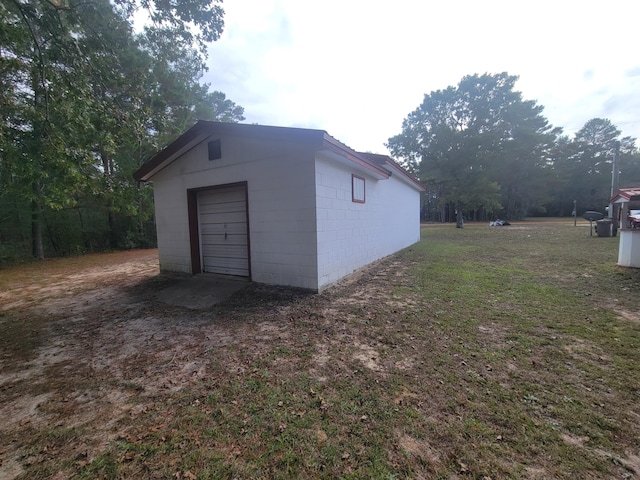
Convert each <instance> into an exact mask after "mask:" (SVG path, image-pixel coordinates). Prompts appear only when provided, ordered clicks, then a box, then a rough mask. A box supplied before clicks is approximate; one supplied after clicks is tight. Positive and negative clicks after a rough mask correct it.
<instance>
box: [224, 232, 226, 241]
mask: <svg viewBox="0 0 640 480" xmlns="http://www.w3.org/2000/svg"><path fill="white" fill-rule="evenodd" d="M224 239H225V240H226V239H227V232H224Z"/></svg>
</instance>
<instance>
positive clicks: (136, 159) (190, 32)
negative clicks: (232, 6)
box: [0, 0, 244, 258]
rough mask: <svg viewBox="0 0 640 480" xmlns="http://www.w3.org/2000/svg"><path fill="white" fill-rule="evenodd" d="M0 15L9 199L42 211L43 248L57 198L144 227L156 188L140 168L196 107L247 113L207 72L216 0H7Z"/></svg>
mask: <svg viewBox="0 0 640 480" xmlns="http://www.w3.org/2000/svg"><path fill="white" fill-rule="evenodd" d="M141 19H144V20H146V21H145V26H144V27H143V28H142V29H141V30H140V31H139V32H136V31H134V29H133V22H134V20H135V21H137V22H139V21H140V20H141ZM0 20H1V21H0V110H1V111H2V112H3V117H2V122H1V124H0V149H1V151H2V156H1V157H0V187H1V188H0V202H3V206H4V204H7V205H11V206H12V207H13V210H12V214H13V215H15V217H16V219H17V218H18V217H20V218H24V217H28V218H32V219H33V223H32V225H31V230H32V233H33V238H34V242H33V254H34V255H35V256H36V257H40V258H41V257H42V256H43V251H42V250H43V248H42V231H41V229H42V226H43V224H44V221H45V220H46V218H44V216H45V215H52V212H54V211H55V210H60V209H65V208H81V207H82V206H83V205H88V204H89V203H91V204H93V203H94V202H95V201H97V202H98V204H99V205H100V207H101V209H102V210H104V218H106V219H108V228H109V229H111V228H112V227H114V225H115V223H116V218H115V216H117V215H119V214H124V216H125V217H136V216H137V217H138V220H140V221H133V223H132V225H136V224H137V226H136V227H133V226H130V227H127V228H129V229H132V228H133V229H137V230H138V231H139V232H138V233H140V230H141V228H140V225H141V224H142V223H141V222H142V220H143V219H150V218H151V215H152V208H151V203H150V202H151V198H150V192H148V191H145V189H142V190H140V189H138V188H136V185H135V184H134V183H133V180H132V178H131V172H133V171H134V170H135V169H136V168H137V166H139V165H140V164H141V163H142V162H143V161H144V160H145V159H146V158H147V157H148V156H149V155H150V154H151V153H153V152H154V151H155V150H157V148H158V147H159V146H161V145H162V144H164V143H166V142H167V141H168V139H169V138H171V137H173V136H175V135H176V134H178V133H179V132H181V131H183V130H184V129H185V128H186V127H187V126H189V125H191V124H192V123H193V122H194V121H195V120H197V119H199V118H200V119H208V120H218V119H220V120H221V119H224V120H225V121H239V120H242V119H243V118H244V117H243V109H242V107H240V106H238V105H236V104H235V103H234V102H232V101H231V100H229V99H227V98H226V97H225V95H224V94H223V93H222V92H216V91H210V90H209V86H208V85H205V84H201V83H200V79H201V77H202V74H203V71H204V69H205V61H206V45H207V42H211V41H214V40H216V39H218V38H219V36H220V34H221V33H222V29H223V25H224V23H223V10H222V8H221V7H220V5H219V2H217V1H210V0H171V1H165V0H157V1H153V0H152V1H147V0H144V1H137V0H118V1H116V2H115V3H111V2H110V1H109V0H90V1H86V0H9V1H7V2H3V3H2V4H1V5H0ZM25 206H28V212H27V211H23V210H24V208H25ZM94 207H95V205H94ZM132 220H133V219H132ZM121 234H124V232H121ZM127 235H129V234H127ZM53 243H55V242H53ZM85 243H86V242H85ZM109 243H110V244H111V245H110V246H111V247H114V246H116V244H117V243H118V240H117V239H116V238H115V237H114V238H112V239H111V241H110V242H109ZM86 248H89V247H86Z"/></svg>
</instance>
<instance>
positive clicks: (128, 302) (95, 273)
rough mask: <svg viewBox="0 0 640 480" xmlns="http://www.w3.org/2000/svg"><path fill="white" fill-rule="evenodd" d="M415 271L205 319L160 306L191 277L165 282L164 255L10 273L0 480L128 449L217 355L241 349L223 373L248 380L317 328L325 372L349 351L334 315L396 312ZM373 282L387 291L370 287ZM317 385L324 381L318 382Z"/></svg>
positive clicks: (61, 472) (244, 299) (366, 355)
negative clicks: (275, 349) (141, 427)
mask: <svg viewBox="0 0 640 480" xmlns="http://www.w3.org/2000/svg"><path fill="white" fill-rule="evenodd" d="M406 268H407V265H401V264H399V263H398V262H397V261H396V262H393V261H391V260H385V261H382V262H378V263H376V264H375V265H374V266H372V267H369V268H367V269H365V270H362V271H360V272H358V273H357V274H356V275H354V276H352V277H351V278H349V279H348V280H347V281H346V282H343V283H342V284H341V285H340V286H339V287H336V288H337V289H338V291H335V289H334V293H329V292H327V293H325V294H323V295H322V296H318V295H313V294H311V293H309V292H306V291H302V290H297V289H291V288H278V287H267V286H264V285H256V284H247V286H246V287H245V288H244V289H243V290H242V291H240V292H238V293H237V294H235V295H233V296H232V297H231V298H230V299H228V300H225V301H223V302H222V303H221V304H219V305H217V306H215V307H213V308H210V309H206V310H193V309H190V308H183V307H175V306H170V305H167V304H165V303H163V302H162V294H161V292H162V290H163V289H166V288H168V287H171V286H172V285H175V284H176V283H178V282H181V281H184V280H185V277H184V276H182V275H178V274H176V275H171V274H162V275H160V274H159V270H158V261H157V251H156V250H137V251H128V252H120V253H110V254H103V255H88V256H85V257H81V258H78V259H60V260H51V261H47V262H45V263H44V264H33V265H28V266H20V267H15V268H13V269H9V270H7V271H4V272H1V273H2V280H0V281H1V282H2V283H0V285H2V286H3V291H2V292H1V293H0V315H2V316H0V322H2V323H3V324H4V325H2V326H3V331H4V332H5V338H3V340H2V344H0V346H2V347H3V350H2V358H0V479H14V478H23V477H24V478H33V477H31V475H33V474H34V473H35V474H36V476H40V477H41V478H49V477H51V478H59V479H61V478H71V477H73V476H74V475H75V474H76V473H77V470H78V468H79V467H83V466H84V465H86V464H88V463H89V462H91V461H92V460H93V459H95V458H96V456H97V455H98V454H99V453H100V452H101V451H103V450H104V449H105V448H106V447H107V445H108V444H109V442H111V441H113V440H115V439H119V438H121V439H126V438H128V430H129V429H130V425H131V422H129V420H131V419H136V418H137V417H139V416H141V415H144V414H145V413H146V412H147V411H149V410H150V409H151V408H153V405H154V404H155V403H156V402H157V401H158V398H161V397H162V396H163V395H166V394H171V393H175V392H179V391H181V390H183V389H185V388H187V387H189V386H190V385H192V384H194V383H195V382H198V381H199V380H201V379H203V378H206V377H207V376H208V375H211V374H212V372H209V369H210V368H209V365H210V358H209V356H208V352H210V351H211V350H212V349H218V348H220V347H229V346H233V347H235V348H232V349H228V350H227V353H226V355H227V360H228V361H227V362H226V363H225V364H224V365H222V367H223V368H224V369H226V370H228V372H229V373H230V374H238V373H240V374H242V373H244V372H245V371H246V370H247V369H249V368H250V364H251V361H250V360H249V358H255V357H256V356H259V355H260V354H261V352H265V351H267V350H270V349H271V348H272V346H273V345H279V346H280V347H281V348H283V349H285V348H296V343H298V342H299V340H300V339H299V338H298V337H297V336H296V335H297V333H296V331H295V324H296V322H299V321H301V320H303V321H305V322H307V321H309V320H311V321H312V322H320V323H324V324H326V325H327V328H322V327H320V328H319V329H318V330H317V334H318V335H319V337H318V338H316V339H314V346H315V347H317V348H315V349H316V350H317V353H316V354H315V356H314V359H313V363H315V364H316V365H317V366H319V367H323V366H325V364H326V363H327V361H328V360H329V358H328V353H327V352H328V351H329V343H331V342H333V343H335V342H338V343H341V342H351V339H349V338H346V335H340V333H339V332H336V333H338V335H331V336H330V337H329V336H327V338H320V336H322V335H323V334H325V333H329V329H330V330H331V331H335V329H336V328H337V329H339V328H340V323H334V321H333V315H335V314H336V313H338V312H339V311H340V310H341V308H342V307H345V306H346V307H347V308H351V306H354V307H357V306H362V305H367V304H370V302H372V301H376V302H380V301H385V299H387V300H388V302H389V303H390V305H391V308H394V306H393V303H394V300H393V297H392V296H389V295H388V292H389V288H391V286H392V285H402V284H403V282H404V281H405V280H403V275H402V273H403V270H404V269H406ZM11 270H13V272H12V271H11ZM364 277H367V278H369V279H377V280H378V282H377V283H374V284H368V285H367V286H365V285H364V284H363V283H362V279H363V278H364ZM159 292H160V295H159ZM318 302H320V304H318ZM310 304H313V306H312V309H313V311H312V310H311V309H310V308H309V307H308V306H309V305H310ZM12 334H13V335H12ZM305 336H307V335H306V334H305ZM309 340H311V339H305V341H309ZM380 340H381V339H380ZM380 340H372V344H373V345H375V344H379V341H380ZM359 341H362V339H360V340H359ZM353 346H354V347H355V351H354V353H353V357H354V359H355V360H356V361H360V362H362V366H363V367H364V368H367V369H370V370H371V371H374V372H378V373H383V372H384V371H385V369H386V368H388V366H385V365H384V364H383V363H382V359H381V358H380V354H379V353H378V352H377V351H376V348H375V347H374V346H372V345H369V344H366V343H358V342H356V343H355V344H354V345H353ZM234 352H238V353H235V354H234ZM406 362H408V363H411V359H410V358H408V359H406ZM283 368H285V369H286V368H295V366H294V365H283ZM312 370H313V369H312ZM319 381H321V382H323V381H326V378H323V377H322V376H321V375H320V378H319ZM123 419H124V420H125V421H124V422H122V420H123ZM56 436H59V437H60V438H59V440H60V441H56ZM45 437H47V440H45V441H44V443H43V440H44V439H45ZM52 437H53V438H52ZM62 460H64V461H62ZM38 464H42V465H43V469H42V470H38V469H37V468H35V469H31V470H29V471H30V472H31V475H28V476H25V475H26V473H27V472H26V471H25V467H27V468H31V467H33V466H37V465H38ZM39 471H41V472H42V473H40V474H38V472H39Z"/></svg>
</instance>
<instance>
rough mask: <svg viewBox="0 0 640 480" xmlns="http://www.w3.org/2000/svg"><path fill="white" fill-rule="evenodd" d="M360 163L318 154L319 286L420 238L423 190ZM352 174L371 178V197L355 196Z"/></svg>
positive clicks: (368, 185) (367, 180)
mask: <svg viewBox="0 0 640 480" xmlns="http://www.w3.org/2000/svg"><path fill="white" fill-rule="evenodd" d="M355 168H356V167H355V166H354V167H352V168H349V167H347V166H346V165H344V164H342V163H338V162H337V161H335V160H333V159H331V158H329V157H326V156H324V155H322V154H319V155H318V156H317V158H316V193H317V215H318V219H317V231H318V289H319V290H321V289H322V288H325V287H327V286H329V285H331V284H332V283H334V282H336V281H338V280H339V279H341V278H343V277H344V276H346V275H349V274H351V273H353V272H354V271H356V270H357V269H359V268H361V267H363V266H365V265H367V264H369V263H371V262H373V261H375V260H378V259H380V258H383V257H385V256H387V255H390V254H392V253H395V252H397V251H399V250H401V249H403V248H405V247H408V246H409V245H412V244H414V243H416V242H418V241H419V240H420V193H419V191H418V190H417V189H414V188H412V187H409V186H408V185H407V184H405V183H403V181H402V180H400V179H399V177H396V176H391V177H390V178H389V179H384V180H378V179H376V178H374V177H373V176H371V175H368V174H366V173H364V172H363V171H361V170H357V169H355ZM352 174H356V175H358V176H361V177H364V178H365V198H366V200H365V203H356V202H353V201H352V190H351V188H352V187H351V178H352V176H351V175H352Z"/></svg>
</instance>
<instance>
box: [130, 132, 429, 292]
mask: <svg viewBox="0 0 640 480" xmlns="http://www.w3.org/2000/svg"><path fill="white" fill-rule="evenodd" d="M134 178H136V180H138V181H142V182H153V190H154V202H155V212H156V228H157V232H158V256H159V262H160V270H161V271H169V272H185V273H190V274H199V273H204V272H207V273H208V274H211V273H214V274H218V275H220V274H222V275H228V276H236V277H242V278H245V279H249V280H251V281H254V282H259V283H265V284H269V285H287V286H293V287H299V288H304V289H310V290H313V291H320V290H322V289H324V288H327V287H328V286H329V285H332V284H333V283H335V282H337V281H338V280H340V279H341V278H344V277H346V276H347V275H351V274H352V273H353V272H355V271H357V270H358V269H359V268H362V267H363V266H365V265H367V264H369V263H371V262H373V261H375V260H377V259H380V258H383V257H385V256H386V255H390V254H392V253H394V252H397V251H399V250H401V249H403V248H406V247H408V246H410V245H412V244H414V243H415V242H417V241H418V240H419V239H420V195H421V192H423V191H425V187H424V186H423V185H422V184H421V183H420V182H419V180H418V179H416V178H415V177H413V176H412V175H411V174H409V173H408V172H407V171H406V170H404V169H403V168H402V167H401V166H400V165H398V164H397V163H396V162H394V161H393V159H391V158H389V157H388V156H386V155H375V154H371V153H363V152H357V151H355V150H353V149H351V148H350V147H348V146H347V145H344V144H343V143H341V142H340V141H338V140H336V139H335V138H333V137H332V136H331V135H329V134H328V133H327V132H325V131H324V130H311V129H304V128H285V127H275V126H267V125H248V124H247V125H243V124H232V123H221V122H207V121H199V122H198V123H197V124H195V125H194V126H193V127H191V128H190V129H188V130H187V131H186V132H184V133H183V134H182V135H181V136H180V137H178V138H177V139H176V140H174V141H173V142H172V143H170V144H169V145H167V146H166V147H165V148H164V149H163V150H161V151H160V152H158V153H157V154H156V155H154V156H153V157H152V158H150V159H149V160H148V161H147V162H146V163H145V164H144V165H142V166H141V167H140V168H139V169H138V170H137V171H136V173H135V174H134ZM185 193H186V195H185Z"/></svg>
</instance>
